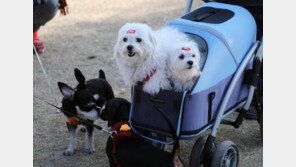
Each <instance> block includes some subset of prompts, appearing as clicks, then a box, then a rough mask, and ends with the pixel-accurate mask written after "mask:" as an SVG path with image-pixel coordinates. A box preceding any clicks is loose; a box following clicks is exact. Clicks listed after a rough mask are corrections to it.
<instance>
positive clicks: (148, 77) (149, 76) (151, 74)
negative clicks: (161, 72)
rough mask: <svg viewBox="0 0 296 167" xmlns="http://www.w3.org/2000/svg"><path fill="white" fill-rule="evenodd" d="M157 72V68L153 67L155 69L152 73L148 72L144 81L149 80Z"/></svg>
mask: <svg viewBox="0 0 296 167" xmlns="http://www.w3.org/2000/svg"><path fill="white" fill-rule="evenodd" d="M155 72H156V68H153V70H152V72H151V73H150V75H149V74H147V76H146V78H144V80H143V81H144V82H147V81H149V79H150V78H151V77H152V76H153V75H154V74H155Z"/></svg>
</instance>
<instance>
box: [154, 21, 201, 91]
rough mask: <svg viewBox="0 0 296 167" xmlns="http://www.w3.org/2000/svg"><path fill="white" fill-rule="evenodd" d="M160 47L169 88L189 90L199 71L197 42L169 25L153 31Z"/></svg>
mask: <svg viewBox="0 0 296 167" xmlns="http://www.w3.org/2000/svg"><path fill="white" fill-rule="evenodd" d="M155 34H156V40H157V42H158V45H159V47H160V48H161V49H160V50H161V52H160V54H161V57H166V61H167V63H166V64H167V67H166V73H167V77H168V78H169V81H170V86H171V88H170V89H171V90H173V91H177V92H182V91H185V90H191V88H192V87H193V85H194V83H195V81H196V79H197V77H198V76H199V75H200V74H201V71H200V65H199V60H200V52H199V49H198V47H197V44H196V43H195V42H194V41H192V40H191V39H190V38H189V37H188V36H187V35H186V34H185V33H183V32H181V31H179V30H178V29H176V28H171V27H169V26H166V27H163V28H161V29H159V30H157V31H156V32H155Z"/></svg>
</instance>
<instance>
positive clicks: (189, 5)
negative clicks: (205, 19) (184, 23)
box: [185, 0, 193, 14]
mask: <svg viewBox="0 0 296 167" xmlns="http://www.w3.org/2000/svg"><path fill="white" fill-rule="evenodd" d="M192 2H193V0H188V1H187V5H186V9H185V14H187V13H189V12H190V9H191V6H192Z"/></svg>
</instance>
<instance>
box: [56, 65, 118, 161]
mask: <svg viewBox="0 0 296 167" xmlns="http://www.w3.org/2000/svg"><path fill="white" fill-rule="evenodd" d="M74 73H75V77H76V79H77V81H78V83H79V84H78V85H77V86H76V88H75V89H73V88H72V87H70V86H68V85H67V84H65V83H62V82H58V86H59V89H60V92H61V93H62V95H63V96H64V97H63V100H62V109H63V111H65V112H67V113H71V114H74V115H77V114H79V115H80V117H82V118H84V119H86V120H88V121H90V122H93V121H95V120H96V119H98V118H99V115H100V114H101V113H100V112H101V109H102V107H103V105H104V104H105V102H106V101H108V100H110V99H112V98H114V93H113V89H112V87H111V85H110V84H109V83H108V82H107V80H106V77H105V73H104V71H102V70H100V75H99V78H95V79H91V80H88V81H85V77H84V76H83V74H82V73H81V71H80V70H79V69H75V70H74ZM65 112H64V115H65V116H66V117H67V118H70V117H72V116H71V115H69V114H67V113H65ZM85 128H86V136H85V152H86V153H87V154H92V153H93V152H94V151H95V148H94V146H93V130H94V129H93V127H92V126H88V125H85ZM67 129H68V131H69V135H70V137H69V140H70V143H69V146H68V148H67V149H66V150H65V151H64V155H67V156H69V155H73V153H74V150H75V148H76V129H77V125H74V124H71V123H69V122H67Z"/></svg>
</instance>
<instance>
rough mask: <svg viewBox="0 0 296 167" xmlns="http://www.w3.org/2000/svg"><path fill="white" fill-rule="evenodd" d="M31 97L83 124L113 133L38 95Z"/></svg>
mask: <svg viewBox="0 0 296 167" xmlns="http://www.w3.org/2000/svg"><path fill="white" fill-rule="evenodd" d="M33 97H34V98H35V99H38V100H40V101H42V102H44V103H46V104H48V105H50V106H52V107H54V108H56V109H59V110H61V111H62V112H63V113H66V114H68V115H70V116H71V117H74V118H76V119H77V120H78V121H80V122H81V123H82V124H83V125H88V126H92V127H94V128H96V129H98V130H100V131H103V132H106V133H109V134H110V135H113V134H114V132H113V131H112V132H111V131H109V130H107V129H105V128H103V127H101V126H99V125H96V124H94V123H92V122H90V121H88V120H86V119H83V118H81V117H79V116H77V115H74V114H72V113H70V112H67V111H65V110H63V109H62V108H60V107H58V106H56V105H54V104H51V103H49V102H47V101H45V100H43V99H41V98H39V97H37V96H35V95H33Z"/></svg>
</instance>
